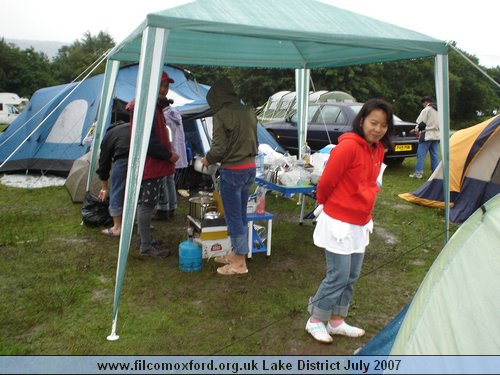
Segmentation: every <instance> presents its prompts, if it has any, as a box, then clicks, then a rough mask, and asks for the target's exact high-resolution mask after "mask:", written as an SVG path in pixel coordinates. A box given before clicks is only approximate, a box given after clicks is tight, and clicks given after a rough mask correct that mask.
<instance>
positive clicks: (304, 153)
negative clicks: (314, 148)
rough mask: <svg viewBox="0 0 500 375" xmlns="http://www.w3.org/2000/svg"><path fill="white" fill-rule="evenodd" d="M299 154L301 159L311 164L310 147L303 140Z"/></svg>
mask: <svg viewBox="0 0 500 375" xmlns="http://www.w3.org/2000/svg"><path fill="white" fill-rule="evenodd" d="M300 156H301V158H302V160H304V162H305V164H306V165H309V164H311V147H309V145H308V144H307V142H304V145H303V146H302V149H301V153H300Z"/></svg>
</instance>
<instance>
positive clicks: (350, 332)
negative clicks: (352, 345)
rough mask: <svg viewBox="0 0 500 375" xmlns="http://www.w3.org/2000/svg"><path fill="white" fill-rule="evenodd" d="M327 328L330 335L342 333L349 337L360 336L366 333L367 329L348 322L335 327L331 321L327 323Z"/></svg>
mask: <svg viewBox="0 0 500 375" xmlns="http://www.w3.org/2000/svg"><path fill="white" fill-rule="evenodd" d="M326 330H327V332H328V333H329V334H330V335H342V336H347V337H360V336H363V335H364V334H365V330H364V329H361V328H358V327H353V326H350V325H349V324H347V323H346V322H342V324H341V325H339V326H338V327H335V328H333V327H332V326H331V325H330V322H328V324H327V325H326Z"/></svg>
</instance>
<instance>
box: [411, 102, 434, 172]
mask: <svg viewBox="0 0 500 375" xmlns="http://www.w3.org/2000/svg"><path fill="white" fill-rule="evenodd" d="M420 103H421V104H422V107H424V109H422V111H421V112H420V115H419V116H418V118H417V126H416V127H415V132H416V133H417V134H420V139H419V143H418V149H417V164H416V165H415V173H412V174H411V175H410V177H411V178H418V179H420V178H422V177H424V161H425V156H426V155H427V151H429V155H430V157H431V172H434V170H435V169H436V168H437V166H438V164H439V158H438V145H439V135H440V131H439V118H438V112H437V108H436V105H435V104H434V103H433V102H432V99H431V98H430V97H429V96H424V97H423V98H422V99H421V100H420Z"/></svg>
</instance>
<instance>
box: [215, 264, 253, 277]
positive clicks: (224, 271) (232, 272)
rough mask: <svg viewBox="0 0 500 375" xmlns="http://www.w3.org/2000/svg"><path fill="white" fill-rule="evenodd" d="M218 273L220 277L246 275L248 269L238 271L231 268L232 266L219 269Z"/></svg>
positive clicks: (228, 265) (227, 265)
mask: <svg viewBox="0 0 500 375" xmlns="http://www.w3.org/2000/svg"><path fill="white" fill-rule="evenodd" d="M217 273H218V274H220V275H244V274H246V273H248V268H247V269H245V270H243V271H238V270H236V269H234V268H233V267H231V265H230V264H226V265H225V266H222V267H219V268H217Z"/></svg>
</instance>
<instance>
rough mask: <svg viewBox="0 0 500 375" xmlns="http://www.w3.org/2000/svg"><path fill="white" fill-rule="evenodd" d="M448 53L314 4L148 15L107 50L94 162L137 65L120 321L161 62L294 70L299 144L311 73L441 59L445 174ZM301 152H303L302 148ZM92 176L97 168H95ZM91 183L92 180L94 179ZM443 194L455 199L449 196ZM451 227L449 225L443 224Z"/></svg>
mask: <svg viewBox="0 0 500 375" xmlns="http://www.w3.org/2000/svg"><path fill="white" fill-rule="evenodd" d="M447 53H448V47H447V45H446V43H445V42H443V41H440V40H436V39H434V38H431V37H428V36H426V35H423V34H420V33H417V32H415V31H411V30H407V29H404V28H401V27H397V26H394V25H391V24H388V23H385V22H381V21H378V20H376V19H373V18H369V17H365V16H361V15H359V14H356V13H352V12H349V11H346V10H343V9H340V8H336V7H333V6H329V5H326V4H324V3H321V2H318V1H314V0H273V1H269V0H253V1H247V0H198V1H193V2H191V3H188V4H185V5H181V6H178V7H175V8H172V9H168V10H165V11H160V12H156V13H151V14H148V15H147V16H146V19H145V20H144V22H142V23H141V25H139V27H137V28H136V29H135V30H134V31H133V32H132V33H131V34H130V35H129V36H128V37H127V38H126V39H125V40H124V41H123V42H121V43H120V44H118V45H117V46H116V47H115V48H114V49H113V50H112V51H110V53H109V55H108V60H107V67H106V73H105V84H104V87H103V95H102V99H101V105H100V112H99V117H98V125H97V128H96V134H95V138H94V148H93V155H94V159H95V157H96V156H97V155H98V148H99V147H98V145H99V144H100V140H101V137H102V128H103V125H104V119H106V117H107V114H108V112H109V109H110V103H111V98H112V96H113V88H114V84H115V82H116V74H117V72H118V69H119V66H120V63H121V62H130V61H134V62H135V61H138V62H139V72H138V79H137V82H138V83H137V85H138V86H137V93H136V108H137V110H136V111H135V113H134V124H136V125H135V126H134V129H133V134H132V141H131V142H132V143H131V148H130V156H131V157H130V158H129V170H128V177H127V187H126V192H125V196H126V199H125V205H124V213H123V230H122V236H121V238H120V249H119V258H118V266H117V280H116V289H115V306H114V311H113V327H112V333H111V335H110V336H109V339H110V340H113V339H117V338H118V336H117V335H116V321H117V316H118V304H119V298H120V293H121V286H122V282H123V276H124V272H125V265H126V261H127V256H128V250H129V245H130V240H131V236H132V228H133V223H134V216H135V208H136V203H137V199H138V195H139V189H140V181H141V176H142V172H143V168H144V160H145V157H146V152H147V145H148V141H149V134H150V129H151V124H152V120H153V114H154V106H155V103H156V96H157V93H158V88H159V82H160V75H161V72H162V67H163V64H164V63H170V64H193V65H213V66H235V67H236V66H237V67H261V68H295V69H296V77H295V78H296V92H297V112H298V119H299V143H300V144H302V142H303V141H304V140H305V135H306V134H307V129H306V124H307V121H306V119H307V108H308V106H307V101H308V93H309V77H310V69H313V68H320V67H341V66H347V65H358V64H368V63H380V62H385V61H394V60H404V59H416V58H422V57H431V56H434V57H435V62H436V64H435V67H436V68H435V75H436V98H437V102H438V106H439V108H441V110H440V116H441V122H442V124H443V129H444V132H443V138H442V149H443V150H444V154H443V160H444V166H445V175H447V172H446V171H447V169H446V167H447V162H446V160H447V154H446V152H447V150H448V132H449V124H448V123H449V119H448V117H449V115H448V113H449V100H448V55H447ZM299 149H300V148H299ZM91 168H92V170H91V172H93V168H94V165H93V163H92V165H91ZM90 175H92V173H90ZM444 189H445V190H446V191H448V187H447V186H445V187H444ZM446 225H447V220H446Z"/></svg>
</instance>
